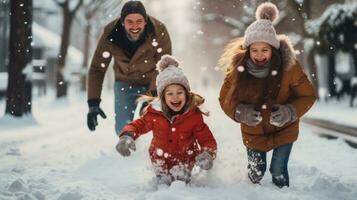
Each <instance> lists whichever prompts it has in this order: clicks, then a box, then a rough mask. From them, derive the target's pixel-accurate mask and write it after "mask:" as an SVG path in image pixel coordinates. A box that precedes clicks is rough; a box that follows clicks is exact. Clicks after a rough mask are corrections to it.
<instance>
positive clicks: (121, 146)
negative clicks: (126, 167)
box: [116, 135, 136, 157]
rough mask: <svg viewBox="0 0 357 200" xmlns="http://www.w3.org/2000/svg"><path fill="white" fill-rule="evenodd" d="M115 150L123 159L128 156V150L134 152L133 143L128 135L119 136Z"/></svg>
mask: <svg viewBox="0 0 357 200" xmlns="http://www.w3.org/2000/svg"><path fill="white" fill-rule="evenodd" d="M116 149H117V151H118V153H119V154H120V155H122V156H124V157H126V156H130V149H131V150H132V151H136V146H135V141H134V139H133V138H132V137H131V136H129V135H123V136H120V140H119V142H118V144H117V146H116Z"/></svg>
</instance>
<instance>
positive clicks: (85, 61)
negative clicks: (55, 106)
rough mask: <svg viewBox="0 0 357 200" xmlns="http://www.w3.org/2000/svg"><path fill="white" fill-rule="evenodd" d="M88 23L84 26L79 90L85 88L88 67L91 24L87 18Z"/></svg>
mask: <svg viewBox="0 0 357 200" xmlns="http://www.w3.org/2000/svg"><path fill="white" fill-rule="evenodd" d="M87 21H88V23H87V24H86V27H85V36H84V49H83V51H84V52H83V64H82V73H81V90H82V91H85V90H86V83H87V79H86V77H87V76H86V73H85V72H86V71H87V69H88V59H89V48H90V32H91V28H92V27H91V24H90V22H89V19H88V20H87Z"/></svg>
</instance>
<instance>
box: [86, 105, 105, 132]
mask: <svg viewBox="0 0 357 200" xmlns="http://www.w3.org/2000/svg"><path fill="white" fill-rule="evenodd" d="M99 103H100V99H91V100H88V106H89V111H88V114H87V126H88V128H89V130H91V131H94V130H95V127H96V126H97V125H98V120H97V115H100V116H101V117H102V118H103V119H106V118H107V116H106V115H105V113H104V112H103V110H102V109H101V108H100V107H99Z"/></svg>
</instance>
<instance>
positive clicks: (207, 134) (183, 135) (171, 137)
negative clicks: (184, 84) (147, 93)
mask: <svg viewBox="0 0 357 200" xmlns="http://www.w3.org/2000/svg"><path fill="white" fill-rule="evenodd" d="M193 99H194V101H192V103H191V104H192V105H194V106H190V107H189V109H188V110H187V111H186V112H185V113H183V114H181V115H178V116H176V117H175V119H174V120H173V121H170V120H169V119H168V118H167V117H166V116H165V115H164V113H163V112H162V110H161V103H160V100H159V99H158V98H156V99H155V100H154V101H153V102H152V103H151V104H150V105H149V106H148V108H147V111H146V113H145V114H144V115H143V116H142V117H141V118H139V119H137V120H135V121H133V122H131V123H129V124H127V125H126V126H124V128H123V130H122V134H125V133H133V134H134V139H137V138H138V137H140V136H141V135H143V134H145V133H148V132H149V131H152V133H153V138H152V141H151V145H150V148H149V154H150V158H151V161H152V162H153V163H156V162H157V161H158V160H164V161H165V163H166V166H164V167H165V168H166V169H170V168H172V167H173V166H174V165H179V164H184V165H186V166H187V167H188V169H189V170H191V169H192V168H193V166H194V163H195V157H196V156H197V155H198V154H199V153H201V152H202V151H203V150H208V151H209V152H210V153H211V155H212V156H213V157H215V155H216V150H217V143H216V140H215V138H214V137H213V135H212V133H211V131H210V129H209V128H208V126H207V125H206V123H205V122H204V120H203V116H202V115H203V114H202V112H201V111H200V110H199V109H198V107H197V106H199V105H200V104H202V103H203V101H204V99H203V98H202V97H200V96H198V95H194V98H193Z"/></svg>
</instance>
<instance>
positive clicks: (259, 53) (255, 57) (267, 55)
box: [249, 42, 273, 66]
mask: <svg viewBox="0 0 357 200" xmlns="http://www.w3.org/2000/svg"><path fill="white" fill-rule="evenodd" d="M249 55H250V59H251V60H252V61H253V62H254V64H256V65H258V66H263V65H264V64H266V63H268V62H269V61H270V60H271V57H272V55H273V49H272V47H271V46H270V45H269V44H268V43H266V42H254V43H253V44H251V45H250V46H249Z"/></svg>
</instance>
